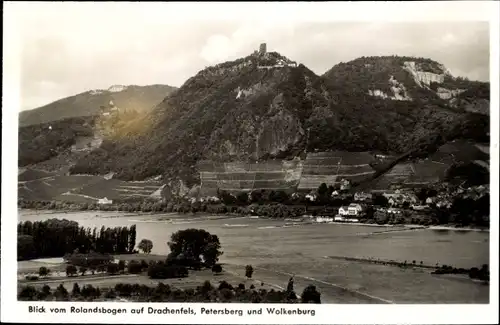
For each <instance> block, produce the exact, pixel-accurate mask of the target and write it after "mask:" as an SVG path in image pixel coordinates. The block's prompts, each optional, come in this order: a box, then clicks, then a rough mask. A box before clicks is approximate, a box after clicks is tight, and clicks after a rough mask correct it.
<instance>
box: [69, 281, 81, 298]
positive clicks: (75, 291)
mask: <svg viewBox="0 0 500 325" xmlns="http://www.w3.org/2000/svg"><path fill="white" fill-rule="evenodd" d="M80 294H81V290H80V286H79V285H78V283H75V284H73V290H71V295H72V296H78V295H80Z"/></svg>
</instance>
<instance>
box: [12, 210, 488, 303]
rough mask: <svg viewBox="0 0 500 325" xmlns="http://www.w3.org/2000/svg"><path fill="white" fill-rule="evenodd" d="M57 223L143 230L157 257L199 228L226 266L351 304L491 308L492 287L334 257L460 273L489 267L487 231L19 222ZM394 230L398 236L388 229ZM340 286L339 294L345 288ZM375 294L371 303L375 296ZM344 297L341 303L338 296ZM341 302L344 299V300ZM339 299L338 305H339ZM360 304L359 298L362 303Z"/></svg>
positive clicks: (205, 219)
mask: <svg viewBox="0 0 500 325" xmlns="http://www.w3.org/2000/svg"><path fill="white" fill-rule="evenodd" d="M49 218H59V219H63V218H65V219H68V220H74V221H77V222H78V223H79V224H80V225H81V226H84V227H91V228H93V227H101V226H103V225H104V226H105V227H117V226H130V225H133V224H136V225H137V240H138V241H139V240H141V239H143V238H147V239H150V240H151V241H153V244H154V246H153V250H152V253H153V254H168V253H169V248H168V245H167V242H168V241H169V239H170V235H171V234H172V233H174V232H175V231H178V230H181V229H186V228H201V229H205V230H207V231H209V232H210V233H213V234H216V235H218V237H219V239H220V241H221V246H222V250H223V251H224V254H223V255H222V256H221V262H222V263H225V264H226V268H227V269H231V267H234V268H238V267H240V266H244V265H247V264H251V265H253V266H254V267H255V277H259V276H260V277H261V278H262V279H263V280H264V281H268V282H269V283H272V282H274V283H280V284H281V285H286V281H287V280H288V278H289V277H290V275H291V274H293V275H295V279H296V281H297V282H298V283H300V282H301V281H302V282H303V284H307V283H313V284H314V285H316V286H317V287H318V288H319V290H320V291H321V292H322V294H324V296H325V297H328V296H329V295H330V296H331V297H337V298H339V297H340V296H341V295H345V296H346V298H345V302H362V303H366V302H368V301H367V300H373V301H374V302H395V303H488V301H489V286H488V285H485V284H481V283H478V282H475V281H473V280H470V279H468V278H467V277H463V276H452V275H433V274H431V273H430V271H429V270H428V269H424V268H419V267H415V268H413V267H410V268H400V267H395V266H387V265H380V264H375V263H363V262H356V261H352V260H345V259H344V260H343V259H339V258H329V257H331V256H336V257H339V256H345V257H354V258H371V259H381V260H393V261H400V262H404V261H407V262H408V263H411V262H412V261H416V264H417V265H419V264H420V262H421V261H422V263H423V264H424V265H436V264H437V263H438V264H439V265H451V266H454V267H457V268H472V267H481V265H482V264H489V233H488V232H479V231H456V230H433V229H415V230H410V231H409V230H406V229H405V228H404V227H401V231H394V230H395V229H394V227H387V228H386V227H370V226H363V225H342V224H311V223H309V224H300V223H292V222H290V221H283V220H270V219H261V218H257V217H231V216H214V215H193V216H190V215H178V214H158V215H151V214H127V213H121V212H97V211H91V212H67V213H65V212H60V211H58V212H55V213H54V212H53V211H31V210H20V211H19V221H27V220H30V221H38V220H46V219H49ZM389 228H390V229H391V230H392V231H387V230H389ZM339 288H340V289H341V290H339ZM370 297H372V298H370ZM339 299H340V298H339ZM340 300H341V299H340ZM340 300H339V301H340ZM356 300H358V301H356Z"/></svg>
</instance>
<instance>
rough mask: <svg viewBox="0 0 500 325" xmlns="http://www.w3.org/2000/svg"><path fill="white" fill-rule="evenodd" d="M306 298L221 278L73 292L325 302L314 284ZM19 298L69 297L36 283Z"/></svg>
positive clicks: (142, 298)
mask: <svg viewBox="0 0 500 325" xmlns="http://www.w3.org/2000/svg"><path fill="white" fill-rule="evenodd" d="M304 295H305V297H306V299H304V298H303V299H302V300H298V299H297V297H296V295H295V294H294V293H293V294H290V292H288V291H284V290H283V291H282V290H274V289H271V290H266V289H258V290H257V289H255V287H254V286H253V285H252V286H250V288H249V289H246V288H245V285H244V284H243V283H240V284H238V285H237V286H236V287H234V286H232V285H231V284H229V283H227V282H225V281H221V283H220V284H219V285H218V286H214V285H212V284H211V283H210V282H209V281H205V282H204V283H203V284H202V285H200V286H198V287H196V289H185V290H181V289H176V288H173V287H171V286H170V285H168V284H164V283H159V284H158V285H157V286H156V287H150V286H146V285H139V284H129V283H118V284H116V285H115V287H114V288H109V289H101V288H98V287H93V286H91V285H86V286H84V287H83V288H80V287H79V286H78V284H75V285H74V287H73V290H72V292H71V300H80V299H84V300H87V301H93V300H95V299H98V298H101V299H102V298H104V299H111V300H113V299H116V298H117V297H123V298H126V299H132V300H134V301H139V302H240V303H300V302H303V303H306V302H307V303H321V301H320V294H319V293H318V292H317V291H316V289H315V288H314V287H313V286H310V287H308V288H306V290H304V293H303V296H304ZM18 299H19V300H24V301H36V300H68V299H70V296H69V294H68V291H67V290H66V289H65V288H64V286H63V285H62V284H61V285H59V287H57V289H56V290H51V289H50V288H49V287H48V286H46V287H44V288H41V289H37V288H35V287H33V286H25V287H22V288H20V290H19V293H18Z"/></svg>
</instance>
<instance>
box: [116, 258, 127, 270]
mask: <svg viewBox="0 0 500 325" xmlns="http://www.w3.org/2000/svg"><path fill="white" fill-rule="evenodd" d="M125 266H126V265H125V261H124V260H119V261H118V271H120V272H123V271H125Z"/></svg>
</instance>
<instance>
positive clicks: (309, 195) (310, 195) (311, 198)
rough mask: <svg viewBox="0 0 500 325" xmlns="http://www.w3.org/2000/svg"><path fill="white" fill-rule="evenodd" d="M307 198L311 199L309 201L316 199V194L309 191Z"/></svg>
mask: <svg viewBox="0 0 500 325" xmlns="http://www.w3.org/2000/svg"><path fill="white" fill-rule="evenodd" d="M306 199H307V200H309V201H311V202H312V201H316V195H315V194H312V193H309V194H307V195H306Z"/></svg>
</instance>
